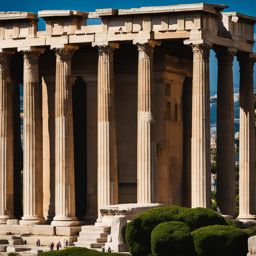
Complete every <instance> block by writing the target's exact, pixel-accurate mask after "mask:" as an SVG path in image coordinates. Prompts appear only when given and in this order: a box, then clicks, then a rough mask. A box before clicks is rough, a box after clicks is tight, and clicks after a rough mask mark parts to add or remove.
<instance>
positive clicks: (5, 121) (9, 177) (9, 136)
mask: <svg viewBox="0 0 256 256" xmlns="http://www.w3.org/2000/svg"><path fill="white" fill-rule="evenodd" d="M12 90H13V85H12V83H11V77H10V56H9V55H8V54H5V53H0V224H1V223H6V220H7V219H9V218H11V217H12V216H13V196H14V195H13V191H14V187H13V185H14V184H13V175H14V174H13V120H12V119H13V115H12V110H13V107H12V104H13V101H12Z"/></svg>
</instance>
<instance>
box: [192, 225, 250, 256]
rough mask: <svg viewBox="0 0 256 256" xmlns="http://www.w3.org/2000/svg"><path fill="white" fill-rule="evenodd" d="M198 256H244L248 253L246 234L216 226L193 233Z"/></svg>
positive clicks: (228, 227) (234, 229)
mask: <svg viewBox="0 0 256 256" xmlns="http://www.w3.org/2000/svg"><path fill="white" fill-rule="evenodd" d="M192 236H193V239H194V246H195V251H196V253H197V255H198V256H216V255H218V256H244V255H246V253H247V251H248V250H247V239H248V235H247V234H246V232H244V231H242V230H241V229H239V228H235V227H231V226H221V225H214V226H208V227H202V228H199V229H197V230H195V231H193V232H192Z"/></svg>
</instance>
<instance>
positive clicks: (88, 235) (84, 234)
mask: <svg viewBox="0 0 256 256" xmlns="http://www.w3.org/2000/svg"><path fill="white" fill-rule="evenodd" d="M108 235H109V233H96V232H94V233H93V232H90V233H89V232H85V231H81V232H80V233H79V237H83V238H103V237H107V236H108Z"/></svg>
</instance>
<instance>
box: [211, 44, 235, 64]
mask: <svg viewBox="0 0 256 256" xmlns="http://www.w3.org/2000/svg"><path fill="white" fill-rule="evenodd" d="M215 53H216V58H217V59H218V65H219V66H222V65H228V64H231V65H232V64H233V60H234V56H235V54H236V49H234V48H227V47H218V48H215Z"/></svg>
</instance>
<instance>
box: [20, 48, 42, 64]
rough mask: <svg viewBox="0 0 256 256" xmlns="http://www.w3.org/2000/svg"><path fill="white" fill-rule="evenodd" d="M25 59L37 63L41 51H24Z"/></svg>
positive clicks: (30, 62)
mask: <svg viewBox="0 0 256 256" xmlns="http://www.w3.org/2000/svg"><path fill="white" fill-rule="evenodd" d="M22 52H23V56H24V59H26V60H27V61H28V63H29V64H30V65H35V64H37V63H38V59H39V56H40V54H41V52H39V51H22Z"/></svg>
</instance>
